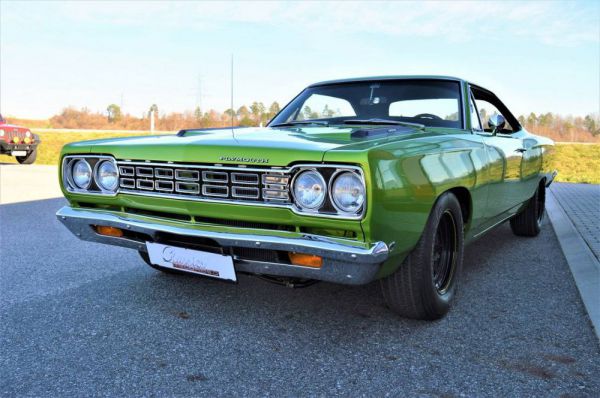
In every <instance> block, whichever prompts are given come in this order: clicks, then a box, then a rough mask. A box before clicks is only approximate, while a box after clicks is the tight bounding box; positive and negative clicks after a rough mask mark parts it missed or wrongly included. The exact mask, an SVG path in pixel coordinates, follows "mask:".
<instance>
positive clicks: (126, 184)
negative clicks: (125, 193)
mask: <svg viewBox="0 0 600 398" xmlns="http://www.w3.org/2000/svg"><path fill="white" fill-rule="evenodd" d="M120 181H121V183H120V184H119V186H121V187H123V188H133V189H135V179H133V178H121V179H120Z"/></svg>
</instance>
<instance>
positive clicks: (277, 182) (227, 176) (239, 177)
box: [117, 161, 291, 205]
mask: <svg viewBox="0 0 600 398" xmlns="http://www.w3.org/2000/svg"><path fill="white" fill-rule="evenodd" d="M117 164H118V166H119V174H120V184H119V185H120V188H121V190H120V191H121V192H123V193H139V194H144V195H153V196H154V195H155V196H168V197H175V198H186V199H198V200H202V199H204V200H212V201H236V202H251V203H277V204H283V205H285V204H290V203H291V200H290V194H289V183H290V181H291V178H290V175H289V174H288V173H287V172H285V171H283V170H281V169H277V168H275V169H270V168H264V169H262V168H259V169H256V168H253V169H249V168H246V167H229V166H228V167H221V166H202V165H198V166H196V165H178V164H172V163H149V162H131V161H118V162H117Z"/></svg>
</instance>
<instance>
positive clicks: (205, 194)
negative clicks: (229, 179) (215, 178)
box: [202, 184, 239, 203]
mask: <svg viewBox="0 0 600 398" xmlns="http://www.w3.org/2000/svg"><path fill="white" fill-rule="evenodd" d="M208 188H217V189H225V193H211V192H208V191H207V189H208ZM202 195H204V196H214V197H219V198H227V197H229V187H228V186H226V185H210V184H202ZM236 203H239V202H238V201H236Z"/></svg>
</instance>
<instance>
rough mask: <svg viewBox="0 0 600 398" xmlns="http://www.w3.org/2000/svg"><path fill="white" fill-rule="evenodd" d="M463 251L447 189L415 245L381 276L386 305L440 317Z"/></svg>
mask: <svg viewBox="0 0 600 398" xmlns="http://www.w3.org/2000/svg"><path fill="white" fill-rule="evenodd" d="M463 251H464V237H463V219H462V212H461V207H460V203H459V202H458V199H457V198H456V196H454V194H452V193H450V192H447V193H445V194H443V195H442V196H440V197H439V198H438V200H437V201H436V203H435V205H434V207H433V209H432V211H431V214H430V215H429V219H428V220H427V224H426V225H425V230H424V231H423V235H422V236H421V239H419V242H418V243H417V246H416V247H415V248H414V249H413V251H412V252H411V253H410V254H409V255H408V257H406V259H405V260H404V262H403V263H402V264H401V265H400V267H399V268H398V270H397V271H396V272H394V273H393V274H392V275H390V276H388V277H385V278H383V279H382V280H381V290H382V292H383V297H384V300H385V302H386V303H387V305H388V307H389V308H390V309H391V310H392V311H394V312H395V313H397V314H399V315H401V316H404V317H407V318H413V319H424V320H433V319H439V318H441V317H443V316H444V315H445V314H446V313H447V312H448V310H449V309H450V305H451V302H452V299H453V298H454V296H455V295H456V290H457V282H458V277H459V275H460V271H461V268H462V262H463Z"/></svg>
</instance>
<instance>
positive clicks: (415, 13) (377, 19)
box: [33, 1, 600, 46]
mask: <svg viewBox="0 0 600 398" xmlns="http://www.w3.org/2000/svg"><path fill="white" fill-rule="evenodd" d="M583 5H584V6H582V4H580V3H557V2H506V1H503V2H473V1H456V2H454V1H452V2H450V1H448V2H446V1H440V2H404V1H402V2H274V1H261V2H197V3H195V2H194V3H190V2H139V1H135V2H120V3H117V2H106V1H101V2H68V3H58V4H56V3H52V4H51V6H53V7H54V6H56V8H58V9H59V10H60V11H59V12H60V14H62V16H63V17H64V18H67V19H69V20H72V21H77V22H80V23H107V24H116V25H128V26H147V25H148V24H149V23H151V24H154V25H155V26H156V27H157V29H159V28H160V27H161V26H163V27H164V26H169V27H177V26H180V27H181V28H185V29H199V30H209V29H212V28H215V27H224V26H225V27H226V26H227V24H229V23H239V24H261V25H265V26H278V27H286V28H288V29H295V30H305V31H307V32H345V33H363V34H386V35H390V36H395V37H402V38H406V37H411V36H413V37H414V36H416V37H435V38H438V37H439V38H440V40H447V41H450V42H460V41H473V40H481V39H490V38H498V37H511V36H514V37H520V38H528V39H533V40H535V41H538V42H540V43H543V44H548V45H556V46H572V45H578V44H582V43H589V42H599V41H600V28H599V22H598V21H599V18H600V6H599V5H598V3H592V2H590V3H587V4H583ZM34 7H35V5H34ZM33 13H35V9H34V10H33Z"/></svg>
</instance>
